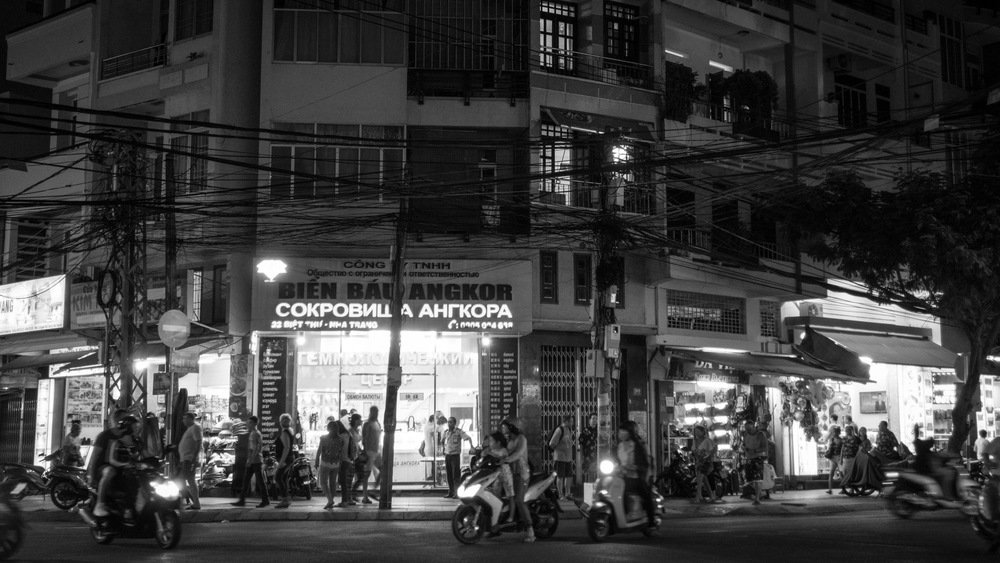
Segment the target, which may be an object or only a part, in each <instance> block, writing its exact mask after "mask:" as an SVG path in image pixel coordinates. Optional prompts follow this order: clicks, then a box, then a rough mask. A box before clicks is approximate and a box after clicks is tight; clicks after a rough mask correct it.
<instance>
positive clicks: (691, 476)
mask: <svg viewBox="0 0 1000 563" xmlns="http://www.w3.org/2000/svg"><path fill="white" fill-rule="evenodd" d="M690 451H691V450H690V448H682V449H681V451H679V452H677V454H676V455H674V456H673V459H671V460H670V465H668V466H667V467H666V468H665V469H664V470H663V471H661V472H660V473H659V474H657V475H656V479H654V480H653V484H654V485H655V486H656V490H658V491H659V492H660V494H661V495H663V496H665V497H684V498H689V497H692V496H694V492H695V484H696V483H697V481H696V473H695V466H694V463H693V462H692V460H691V455H690Z"/></svg>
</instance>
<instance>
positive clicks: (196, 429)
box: [177, 412, 203, 510]
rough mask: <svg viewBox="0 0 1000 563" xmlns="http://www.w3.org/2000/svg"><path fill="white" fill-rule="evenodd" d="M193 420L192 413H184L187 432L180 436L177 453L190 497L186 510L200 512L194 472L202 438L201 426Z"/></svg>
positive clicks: (193, 415) (196, 480)
mask: <svg viewBox="0 0 1000 563" xmlns="http://www.w3.org/2000/svg"><path fill="white" fill-rule="evenodd" d="M194 418H195V414H194V413H193V412H186V413H184V419H183V420H184V426H187V430H185V431H184V435H183V436H181V441H180V444H178V446H177V451H178V453H179V454H180V457H181V474H182V475H183V476H184V484H185V486H187V490H188V495H190V497H191V506H189V507H187V509H188V510H201V500H199V498H198V479H197V478H195V474H194V472H195V469H196V468H197V467H198V454H199V453H201V442H202V440H203V437H202V432H201V425H200V424H198V423H197V422H195V421H194Z"/></svg>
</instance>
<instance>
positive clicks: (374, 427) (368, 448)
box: [354, 405, 382, 504]
mask: <svg viewBox="0 0 1000 563" xmlns="http://www.w3.org/2000/svg"><path fill="white" fill-rule="evenodd" d="M361 445H362V446H363V447H364V450H365V467H364V472H363V475H364V480H363V481H361V482H355V483H354V488H355V490H357V488H358V486H359V485H360V486H361V487H362V488H363V494H364V497H363V498H362V499H361V504H371V503H372V500H371V499H370V498H368V476H369V475H372V474H373V473H374V474H375V487H374V488H375V490H376V491H378V485H379V477H381V474H380V472H379V468H380V467H381V466H382V454H381V453H379V451H380V450H381V449H382V424H381V423H379V421H378V407H376V406H374V405H373V406H372V407H371V408H370V409H369V410H368V420H366V421H365V423H364V425H362V426H361Z"/></svg>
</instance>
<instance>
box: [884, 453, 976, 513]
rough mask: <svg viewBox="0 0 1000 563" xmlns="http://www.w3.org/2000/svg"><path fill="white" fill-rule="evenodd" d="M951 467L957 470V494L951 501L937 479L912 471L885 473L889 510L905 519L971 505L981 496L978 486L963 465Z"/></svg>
mask: <svg viewBox="0 0 1000 563" xmlns="http://www.w3.org/2000/svg"><path fill="white" fill-rule="evenodd" d="M948 465H950V466H951V467H952V468H953V470H954V471H957V476H956V479H955V490H954V491H952V492H953V493H954V495H953V497H952V498H950V499H949V498H947V496H946V495H945V493H944V491H943V490H942V488H941V483H939V482H938V480H937V479H935V478H934V476H931V475H926V474H923V473H919V472H917V471H915V470H913V469H896V470H891V471H886V481H885V483H884V484H883V486H882V497H883V498H884V499H885V502H886V506H887V508H888V509H889V511H890V512H892V513H893V514H895V515H896V516H898V517H900V518H904V519H905V518H910V517H911V516H913V515H914V514H916V513H917V512H918V511H921V510H941V509H960V508H963V507H965V506H967V505H969V504H970V503H972V502H973V501H974V500H975V499H976V498H977V497H978V495H979V486H978V485H977V484H976V483H975V482H974V481H973V480H972V479H970V478H969V472H968V471H966V469H965V466H964V465H961V464H958V463H949V464H948Z"/></svg>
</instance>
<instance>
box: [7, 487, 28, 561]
mask: <svg viewBox="0 0 1000 563" xmlns="http://www.w3.org/2000/svg"><path fill="white" fill-rule="evenodd" d="M27 486H28V485H27V484H26V483H23V482H21V483H18V482H14V481H6V482H3V483H0V559H10V558H11V557H13V556H14V554H15V553H17V551H18V550H19V549H21V543H23V542H24V532H25V530H26V529H27V525H25V523H24V517H23V516H21V509H19V508H18V507H17V505H16V504H14V503H13V502H11V499H12V498H13V497H15V496H17V495H23V492H24V489H25V488H26V487H27Z"/></svg>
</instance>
